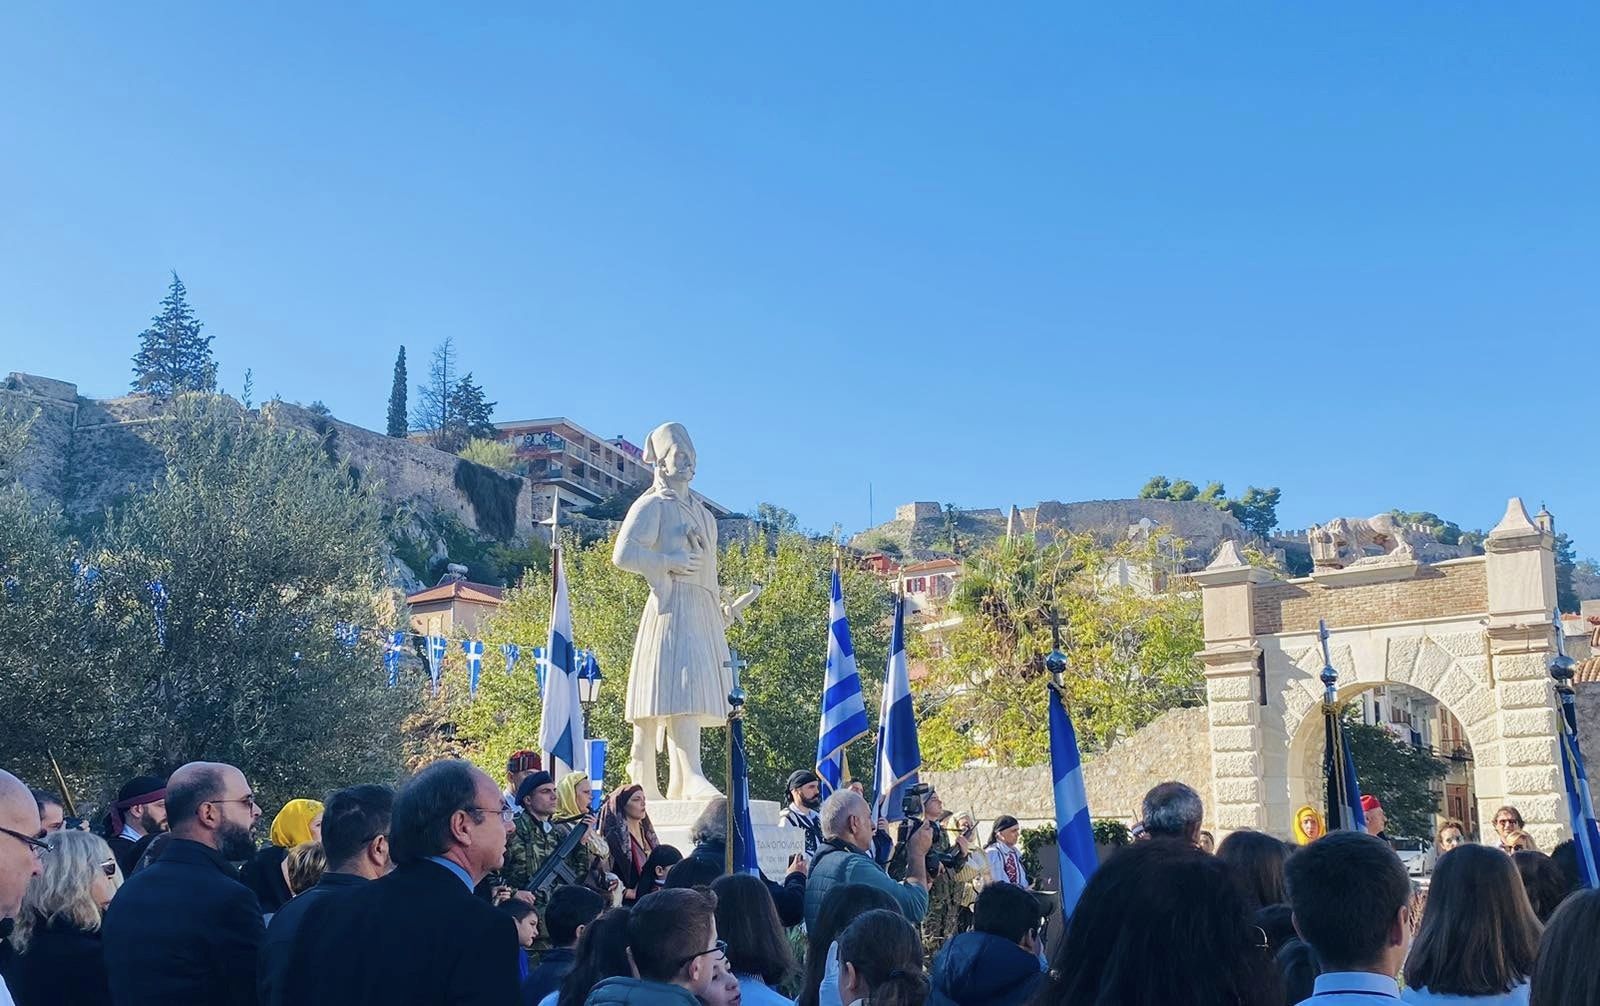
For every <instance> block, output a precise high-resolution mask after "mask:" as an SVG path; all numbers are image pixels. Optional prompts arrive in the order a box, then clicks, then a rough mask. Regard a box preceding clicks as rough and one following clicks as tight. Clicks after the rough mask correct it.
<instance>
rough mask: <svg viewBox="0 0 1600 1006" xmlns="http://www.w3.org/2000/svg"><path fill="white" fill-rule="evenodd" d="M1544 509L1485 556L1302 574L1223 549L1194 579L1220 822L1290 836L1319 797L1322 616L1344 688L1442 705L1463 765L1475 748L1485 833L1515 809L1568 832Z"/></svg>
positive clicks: (1554, 835) (1538, 824)
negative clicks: (1279, 573) (1507, 807)
mask: <svg viewBox="0 0 1600 1006" xmlns="http://www.w3.org/2000/svg"><path fill="white" fill-rule="evenodd" d="M1543 518H1544V515H1541V522H1540V523H1535V522H1534V521H1533V520H1532V519H1530V518H1529V516H1528V512H1527V510H1526V509H1525V508H1524V507H1523V505H1522V501H1521V500H1519V499H1512V500H1511V502H1510V504H1509V506H1508V507H1507V508H1506V514H1505V516H1504V517H1503V518H1501V520H1500V523H1499V524H1498V525H1497V526H1496V527H1495V529H1494V530H1493V531H1492V532H1491V533H1490V534H1489V537H1488V539H1487V541H1485V543H1484V553H1485V554H1483V555H1481V556H1472V557H1469V558H1464V559H1452V560H1448V561H1445V562H1440V563H1437V564H1432V565H1430V564H1428V563H1424V562H1420V561H1418V560H1417V559H1416V558H1415V557H1414V556H1412V555H1411V554H1410V553H1409V550H1405V549H1397V550H1396V551H1395V552H1394V553H1391V554H1389V555H1384V556H1374V557H1371V558H1365V559H1360V560H1358V561H1355V562H1352V563H1349V564H1348V565H1346V566H1343V567H1342V568H1319V569H1317V570H1316V571H1314V572H1313V573H1312V575H1311V576H1309V577H1303V578H1299V579H1294V580H1283V579H1279V578H1277V577H1275V576H1273V575H1272V574H1271V573H1270V572H1267V571H1265V570H1261V569H1257V568H1254V567H1251V566H1249V565H1247V564H1246V563H1245V562H1244V561H1243V560H1242V558H1241V557H1240V555H1239V553H1238V551H1237V549H1236V548H1235V547H1234V546H1233V544H1232V543H1231V542H1230V543H1226V544H1224V546H1223V548H1222V549H1221V550H1220V551H1219V552H1218V554H1217V558H1216V559H1215V561H1213V562H1212V563H1211V565H1210V566H1209V567H1207V568H1206V569H1205V570H1204V571H1202V572H1200V573H1198V574H1196V575H1195V579H1196V580H1197V581H1198V582H1199V583H1200V584H1201V587H1202V591H1203V593H1202V597H1203V600H1204V610H1205V637H1206V648H1205V649H1204V650H1203V651H1202V652H1201V653H1200V658H1201V660H1202V661H1203V662H1204V665H1205V674H1206V694H1207V699H1208V704H1209V715H1210V732H1211V752H1212V754H1211V782H1212V800H1213V804H1214V806H1213V808H1212V813H1211V815H1210V816H1211V818H1212V819H1213V820H1214V821H1215V823H1216V825H1217V827H1218V828H1220V829H1222V830H1224V831H1228V830H1235V829H1239V828H1257V829H1261V830H1265V831H1271V832H1276V833H1280V834H1288V833H1289V831H1290V815H1291V814H1292V813H1293V810H1294V808H1295V807H1297V806H1299V805H1300V804H1302V803H1313V804H1317V805H1319V806H1320V805H1321V803H1322V802H1323V801H1322V799H1321V797H1320V787H1321V756H1322V734H1321V731H1320V728H1319V726H1318V724H1319V722H1320V711H1321V708H1320V703H1321V698H1322V684H1321V682H1320V681H1319V680H1318V674H1319V673H1320V671H1321V669H1322V654H1321V650H1320V647H1319V645H1318V642H1317V635H1316V633H1317V621H1318V619H1326V621H1327V623H1328V628H1329V630H1330V632H1331V633H1332V638H1331V640H1330V651H1331V654H1332V658H1333V666H1334V667H1335V669H1337V670H1338V671H1339V686H1340V692H1341V695H1344V696H1349V695H1352V694H1355V693H1358V692H1362V691H1365V690H1368V689H1371V688H1374V687H1379V688H1383V689H1385V698H1386V700H1387V701H1390V702H1393V701H1405V702H1407V703H1411V702H1413V701H1415V703H1416V705H1417V707H1418V708H1429V709H1431V708H1434V707H1435V706H1437V707H1442V708H1443V709H1444V710H1446V711H1447V712H1448V714H1449V715H1448V716H1443V715H1441V716H1439V717H1438V718H1437V720H1435V723H1436V724H1448V727H1447V728H1446V729H1445V731H1444V732H1445V734H1446V735H1447V736H1445V737H1440V738H1438V739H1439V740H1448V743H1445V744H1443V745H1442V746H1443V747H1444V750H1443V751H1441V752H1440V753H1441V754H1443V755H1446V756H1448V755H1450V754H1451V753H1452V752H1454V753H1455V755H1456V759H1457V761H1459V762H1467V761H1468V755H1467V752H1470V787H1471V788H1470V792H1471V794H1472V795H1471V796H1470V797H1466V798H1463V797H1462V796H1460V794H1462V793H1466V792H1469V790H1468V789H1467V788H1466V787H1465V786H1464V785H1463V786H1461V788H1460V789H1459V790H1458V791H1457V797H1456V798H1457V799H1458V800H1459V801H1460V802H1461V803H1463V804H1465V803H1467V802H1468V801H1470V802H1472V803H1475V804H1476V807H1471V806H1465V807H1463V809H1464V810H1465V811H1466V812H1467V813H1468V814H1469V815H1470V814H1474V813H1475V814H1476V817H1477V820H1478V822H1479V824H1480V828H1481V832H1482V834H1485V835H1488V834H1492V828H1490V827H1489V823H1490V821H1491V820H1492V817H1493V814H1494V811H1495V808H1497V807H1499V806H1500V805H1501V804H1504V803H1511V804H1515V805H1516V806H1517V807H1518V808H1519V809H1520V810H1521V811H1522V814H1523V817H1524V819H1525V820H1526V822H1527V826H1528V830H1529V831H1530V832H1531V833H1532V834H1533V836H1534V839H1535V840H1536V841H1537V842H1538V844H1539V847H1540V848H1541V849H1549V848H1551V847H1552V846H1553V845H1554V844H1555V843H1556V842H1558V841H1560V840H1561V839H1562V838H1565V837H1567V835H1568V833H1569V829H1568V827H1567V825H1566V823H1565V822H1564V820H1563V814H1562V810H1561V800H1560V785H1561V783H1560V770H1559V766H1560V763H1559V761H1558V760H1557V759H1558V741H1557V733H1556V731H1557V729H1558V720H1557V714H1556V706H1555V704H1554V696H1553V692H1552V689H1551V683H1550V679H1549V677H1548V673H1547V670H1546V665H1547V663H1548V661H1549V659H1550V657H1551V656H1552V655H1553V653H1554V651H1555V640H1554V634H1553V630H1552V628H1551V623H1550V612H1551V610H1552V609H1553V608H1554V607H1555V603H1556V588H1555V561H1554V534H1553V533H1552V528H1551V527H1550V525H1549V523H1548V522H1547V521H1545V520H1544V519H1543ZM1430 699H1431V700H1432V701H1430ZM1457 724H1459V726H1457ZM1435 729H1438V727H1437V726H1436V727H1435ZM1440 746H1441V745H1440V744H1438V743H1435V747H1436V748H1437V747H1440ZM1380 795H1381V794H1380Z"/></svg>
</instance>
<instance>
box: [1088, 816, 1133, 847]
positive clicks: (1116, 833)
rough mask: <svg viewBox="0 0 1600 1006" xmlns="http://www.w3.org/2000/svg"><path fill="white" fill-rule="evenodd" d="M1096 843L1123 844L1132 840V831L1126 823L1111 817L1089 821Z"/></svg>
mask: <svg viewBox="0 0 1600 1006" xmlns="http://www.w3.org/2000/svg"><path fill="white" fill-rule="evenodd" d="M1090 827H1091V828H1093V830H1094V842H1095V844H1096V845H1112V846H1118V847H1120V846H1124V845H1127V844H1128V843H1129V842H1132V841H1133V832H1132V831H1131V830H1130V829H1129V828H1128V826H1127V825H1126V824H1123V823H1122V822H1121V821H1118V820H1115V819H1113V818H1099V819H1097V820H1095V821H1092V822H1090Z"/></svg>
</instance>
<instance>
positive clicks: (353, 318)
mask: <svg viewBox="0 0 1600 1006" xmlns="http://www.w3.org/2000/svg"><path fill="white" fill-rule="evenodd" d="M451 6H452V5H441V4H411V5H403V4H393V3H381V4H380V3H372V4H367V5H355V4H350V5H345V4H331V5H321V4H318V5H312V4H302V5H289V4H282V5H279V4H271V5H248V6H247V5H237V4H220V5H219V4H198V3H197V4H191V5H178V4H171V5H161V6H160V9H159V10H157V8H155V7H151V6H150V5H138V4H133V5H130V4H78V5H66V6H65V7H63V5H59V4H56V5H37V6H33V5H28V6H23V5H17V4H8V5H6V6H5V8H4V10H0V94H4V95H6V98H5V100H4V101H3V102H0V192H3V193H4V203H3V205H4V207H5V209H4V213H3V218H0V345H3V350H4V351H3V352H0V371H3V370H12V369H15V370H25V371H31V372H34V373H40V374H46V375H50V376H54V377H61V378H66V379H70V380H74V381H76V382H77V383H78V384H79V385H80V387H81V388H82V390H83V393H85V394H88V395H94V396H102V395H112V394H117V393H120V392H122V391H124V390H125V389H126V387H127V381H128V379H129V373H128V366H127V359H128V356H129V355H130V354H131V352H132V351H133V348H134V343H135V336H136V334H137V333H138V332H139V330H140V329H141V328H142V327H143V326H144V324H145V323H146V321H147V319H148V318H149V316H150V315H151V314H152V313H153V312H154V311H155V309H156V306H157V303H158V301H159V300H160V298H161V296H162V295H163V293H164V291H165V287H166V284H167V271H168V270H169V269H176V270H178V272H179V273H180V274H181V275H182V277H183V279H184V281H185V282H186V283H187V284H188V287H189V291H190V295H191V299H192V302H193V304H194V306H195V308H196V310H197V311H198V313H199V314H200V316H201V317H202V319H203V320H204V321H205V322H206V324H207V331H208V332H209V333H211V334H212V335H214V336H215V337H216V342H215V349H216V352H217V356H218V359H219V361H220V363H221V368H222V370H221V376H222V383H223V385H224V386H225V387H226V388H227V389H228V390H230V391H234V392H237V391H238V390H239V388H240V385H241V383H242V377H243V374H244V370H245V368H246V367H251V368H253V369H254V372H255V382H256V389H257V394H258V396H259V397H265V396H270V395H272V394H273V393H277V394H281V395H282V396H284V397H285V398H289V399H294V400H300V401H307V402H308V401H311V400H313V399H321V400H323V401H324V402H326V403H327V404H328V405H329V406H330V407H332V409H333V410H334V412H335V413H336V414H338V415H339V416H340V417H341V418H345V419H348V420H351V421H354V422H358V423H362V424H364V425H368V426H373V427H380V428H381V426H382V423H383V417H384V409H385V404H386V400H387V397H388V392H389V380H390V366H391V363H392V360H393V357H394V352H395V348H396V347H397V346H398V345H400V344H402V343H403V344H405V346H406V347H407V350H408V352H409V354H410V357H411V360H412V373H413V377H414V378H415V377H416V376H417V375H418V374H419V373H420V370H421V368H422V365H423V364H424V363H425V361H426V360H427V357H428V353H429V350H430V349H431V348H432V346H433V345H434V344H435V343H437V342H438V341H439V340H440V339H441V338H442V337H443V336H445V335H454V336H455V338H456V341H457V344H458V345H459V347H460V350H461V356H462V360H463V363H464V365H465V366H466V367H468V368H470V369H471V370H473V371H474V372H475V373H476V375H477V376H478V377H480V378H481V379H482V380H483V383H485V384H486V385H487V387H488V390H489V393H490V397H491V398H494V399H497V400H498V401H499V409H498V416H499V417H500V418H503V419H512V418H527V417H534V416H545V415H557V414H559V415H567V416H571V417H573V418H574V419H576V420H578V421H579V422H581V423H583V424H585V425H587V426H588V427H590V428H591V429H593V430H595V431H596V432H598V433H601V434H604V435H612V434H616V433H624V434H626V435H628V436H629V437H631V438H633V439H634V440H635V441H638V440H639V439H640V438H641V437H643V435H644V433H645V432H646V431H647V430H649V429H650V428H651V427H652V426H654V425H655V424H656V423H658V422H661V421H663V420H666V419H678V420H681V421H683V422H684V423H686V424H687V425H688V427H689V429H690V431H691V432H692V433H693V435H694V436H695V438H696V440H697V442H698V445H699V447H700V451H701V455H702V464H701V473H702V474H701V480H700V482H699V483H698V485H699V487H700V488H702V489H703V491H705V492H706V493H707V494H708V495H710V496H712V497H713V498H716V499H718V500H720V501H722V502H724V503H727V504H729V505H731V506H734V507H740V508H743V507H751V506H753V505H754V504H755V502H756V501H758V500H773V501H776V502H779V503H781V504H783V505H786V506H788V507H789V508H791V509H793V510H794V511H796V512H797V513H798V514H799V516H800V518H801V520H802V523H803V524H805V525H807V526H810V527H813V528H818V529H826V528H827V527H828V526H829V525H831V524H833V523H834V522H838V523H840V524H842V525H843V526H844V528H845V529H846V530H847V531H852V530H856V529H859V528H861V527H862V526H864V525H866V523H867V518H868V513H867V498H868V484H869V483H871V485H872V486H873V490H874V493H875V496H876V500H877V512H876V516H877V518H878V519H879V520H881V519H883V518H884V517H885V516H886V515H887V514H888V513H889V512H890V509H891V508H892V506H893V505H894V504H895V503H897V502H904V501H909V500H912V499H925V500H937V501H947V500H948V501H954V502H957V503H959V504H962V505H969V506H1004V505H1007V504H1010V503H1012V502H1017V503H1020V504H1023V505H1028V504H1031V503H1033V502H1035V501H1037V500H1039V499H1064V500H1071V499H1088V498H1099V497H1115V496H1125V495H1132V494H1133V493H1134V492H1135V491H1136V490H1137V489H1138V487H1139V486H1140V484H1142V483H1143V482H1144V481H1145V479H1146V478H1147V477H1149V476H1150V475H1152V474H1154V473H1157V472H1164V473H1166V474H1168V475H1171V476H1186V477H1188V478H1190V479H1193V480H1195V481H1197V482H1204V481H1205V480H1208V479H1221V480H1223V481H1224V482H1225V483H1226V485H1227V487H1228V489H1229V490H1230V491H1231V492H1238V491H1241V490H1243V489H1244V487H1245V485H1246V484H1248V483H1254V484H1257V485H1278V486H1281V487H1282V488H1283V494H1284V500H1283V505H1282V507H1281V508H1280V515H1281V518H1282V521H1283V524H1284V525H1285V526H1289V527H1301V526H1304V525H1305V524H1307V523H1309V522H1313V521H1319V520H1324V519H1327V518H1329V517H1332V516H1335V515H1341V514H1344V515H1353V514H1370V513H1374V512H1378V511H1381V510H1385V509H1388V508H1390V507H1394V506H1399V507H1404V508H1407V509H1430V510H1435V511H1437V512H1439V513H1441V514H1443V515H1445V516H1447V517H1450V518H1453V519H1455V520H1457V521H1459V522H1460V523H1461V524H1462V525H1464V526H1484V527H1487V526H1490V525H1492V524H1493V523H1494V522H1495V520H1496V519H1497V518H1498V517H1499V515H1500V513H1501V511H1502V509H1503V507H1504V504H1505V499H1506V497H1507V496H1509V495H1512V494H1520V495H1522V496H1524V497H1525V499H1526V500H1527V501H1528V505H1529V507H1530V509H1533V508H1537V506H1538V505H1539V503H1540V502H1541V501H1547V502H1548V504H1549V506H1550V509H1551V510H1552V511H1554V512H1555V514H1556V516H1557V518H1558V521H1559V522H1560V523H1561V526H1562V527H1563V528H1564V529H1566V530H1569V531H1570V532H1572V533H1573V535H1574V537H1575V538H1576V539H1577V544H1578V548H1579V551H1580V553H1586V554H1597V553H1600V507H1597V506H1596V505H1595V503H1594V488H1595V484H1596V467H1595V463H1594V461H1593V457H1594V451H1595V444H1596V426H1595V423H1594V421H1593V417H1594V415H1595V405H1594V389H1595V387H1596V380H1597V374H1600V367H1597V365H1600V349H1597V348H1596V347H1597V343H1600V340H1597V332H1596V329H1597V322H1600V282H1597V280H1596V277H1597V276H1600V212H1597V210H1600V198H1597V196H1600V194H1597V189H1596V185H1597V179H1600V163H1597V162H1600V156H1597V155H1600V118H1597V109H1600V69H1597V67H1600V63H1597V61H1596V60H1595V58H1594V53H1595V52H1596V51H1597V50H1600V30H1597V29H1600V15H1597V13H1596V11H1597V8H1595V7H1594V6H1593V5H1583V4H1577V3H1573V4H1539V5H1533V6H1528V5H1505V4H1488V3H1483V4H1466V3H1461V4H1442V3H1440V4H1405V5H1395V4H1379V3H1366V4H1362V3H1355V4H1339V5H1328V4H1281V3H1275V4H1245V3H1239V4H1199V5H1197V4H1192V3H1184V4H1171V5H1158V4H1146V5H1138V6H1137V7H1134V8H1130V7H1128V6H1127V5H1115V4H1071V5H1063V4H1049V3H1042V4H1037V5H1021V4H1016V5H1002V6H1000V7H995V6H994V5H990V6H989V7H988V8H985V9H984V10H983V11H982V13H981V14H980V13H979V9H978V8H977V7H974V6H971V5H927V4H900V5H896V4H870V5H832V6H830V5H787V6H782V8H781V9H779V5H767V4H756V5H752V4H728V5H716V4H710V3H705V4H692V5H686V4H583V5H556V4H545V3H510V4H502V5H494V4H478V5H468V7H470V8H477V9H478V12H476V13H474V14H472V15H471V16H462V15H460V14H459V13H457V10H459V9H466V8H460V6H459V5H456V9H450V8H451ZM863 6H864V7H865V9H863ZM30 8H31V9H30ZM413 383H415V381H413Z"/></svg>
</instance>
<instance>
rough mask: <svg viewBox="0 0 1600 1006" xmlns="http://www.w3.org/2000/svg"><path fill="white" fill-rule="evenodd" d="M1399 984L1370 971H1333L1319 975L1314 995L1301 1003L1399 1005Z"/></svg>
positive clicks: (1316, 1005) (1315, 1005) (1307, 1005)
mask: <svg viewBox="0 0 1600 1006" xmlns="http://www.w3.org/2000/svg"><path fill="white" fill-rule="evenodd" d="M1400 1001H1401V1000H1400V983H1399V982H1397V981H1395V980H1394V979H1393V978H1390V977H1388V976H1387V975H1375V974H1373V973H1372V972H1370V971H1330V972H1328V973H1327V974H1321V975H1318V976H1317V981H1316V984H1314V985H1312V986H1311V998H1310V999H1302V1000H1300V1003H1299V1006H1398V1004H1399V1003H1400Z"/></svg>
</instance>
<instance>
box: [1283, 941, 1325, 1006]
mask: <svg viewBox="0 0 1600 1006" xmlns="http://www.w3.org/2000/svg"><path fill="white" fill-rule="evenodd" d="M1273 960H1274V961H1275V962H1276V963H1277V965H1278V974H1279V975H1280V976H1281V977H1282V979H1283V997H1284V998H1283V1001H1284V1002H1286V1003H1299V1002H1305V1001H1306V1000H1307V999H1310V998H1311V995H1312V993H1313V992H1315V991H1316V988H1317V976H1318V975H1320V974H1322V962H1321V961H1320V960H1318V959H1317V952H1316V951H1315V950H1313V949H1311V944H1309V943H1307V942H1306V941H1305V940H1302V939H1301V938H1300V937H1298V936H1296V937H1294V938H1293V939H1290V940H1287V941H1285V942H1284V944H1283V946H1282V947H1280V948H1278V953H1277V955H1276V957H1274V958H1273Z"/></svg>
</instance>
